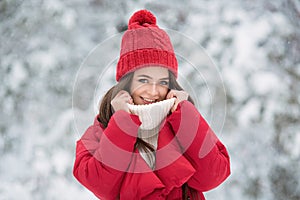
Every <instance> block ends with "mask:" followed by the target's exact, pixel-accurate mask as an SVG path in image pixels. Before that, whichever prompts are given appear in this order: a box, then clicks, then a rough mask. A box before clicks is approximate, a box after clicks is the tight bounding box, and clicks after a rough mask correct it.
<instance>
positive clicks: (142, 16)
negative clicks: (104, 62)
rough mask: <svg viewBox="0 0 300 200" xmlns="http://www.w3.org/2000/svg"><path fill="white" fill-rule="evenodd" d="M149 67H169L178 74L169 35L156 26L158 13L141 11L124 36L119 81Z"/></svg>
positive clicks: (118, 73) (129, 24) (135, 15)
mask: <svg viewBox="0 0 300 200" xmlns="http://www.w3.org/2000/svg"><path fill="white" fill-rule="evenodd" d="M145 66H160V67H165V68H167V69H169V70H170V71H171V72H173V73H174V75H175V76H176V77H177V75H178V63H177V59H176V56H175V53H174V49H173V45H172V43H171V40H170V38H169V36H168V34H167V33H166V32H165V31H164V30H162V29H160V28H159V27H158V26H157V25H156V18H155V16H154V15H153V14H152V13H151V12H149V11H147V10H140V11H138V12H136V13H134V14H133V16H132V17H131V18H130V20H129V23H128V30H127V31H125V33H124V35H123V37H122V43H121V51H120V58H119V61H118V64H117V73H116V80H117V81H119V80H120V79H121V78H122V77H123V76H125V75H126V74H128V73H130V72H133V71H134V70H136V69H139V68H141V67H145Z"/></svg>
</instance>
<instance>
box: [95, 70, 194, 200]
mask: <svg viewBox="0 0 300 200" xmlns="http://www.w3.org/2000/svg"><path fill="white" fill-rule="evenodd" d="M133 73H134V72H132V73H129V74H127V75H126V76H124V77H122V79H121V80H120V81H119V82H118V83H117V84H116V85H114V86H113V87H112V88H110V89H109V90H108V91H107V92H106V94H105V95H104V96H103V98H102V100H101V104H100V108H99V116H98V121H99V122H100V123H101V124H102V126H103V127H104V128H106V127H107V125H108V122H109V120H110V118H111V116H112V115H113V113H114V110H113V108H112V106H111V100H112V99H113V98H114V97H115V96H116V94H117V93H118V92H120V91H121V90H125V91H127V92H129V93H130V86H131V83H132V79H133ZM172 89H174V90H183V88H182V87H181V86H180V85H179V83H178V82H177V80H176V77H175V76H174V74H173V73H172V72H170V71H169V90H172ZM188 101H190V102H191V103H192V104H194V101H193V99H192V98H191V97H190V96H189V97H188ZM134 148H135V149H143V150H144V151H145V152H153V151H155V149H154V147H153V146H152V145H151V144H149V143H147V142H145V141H144V140H142V139H141V138H139V137H137V139H136V143H135V146H134ZM188 193H189V194H191V195H192V199H193V200H194V199H199V198H198V192H197V191H196V190H195V189H193V188H191V187H189V186H188V185H187V184H186V183H185V184H183V185H182V199H183V200H187V199H188Z"/></svg>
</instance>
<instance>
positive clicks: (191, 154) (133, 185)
mask: <svg viewBox="0 0 300 200" xmlns="http://www.w3.org/2000/svg"><path fill="white" fill-rule="evenodd" d="M177 74H178V64H177V59H176V56H175V54H174V50H173V46H172V44H171V42H170V39H169V37H168V35H167V34H166V32H164V31H163V30H162V29H160V28H159V27H158V26H157V25H156V18H155V17H154V15H153V14H152V13H150V12H149V11H147V10H141V11H138V12H136V13H135V14H134V15H133V16H132V17H131V18H130V20H129V25H128V30H127V31H126V32H125V33H124V36H123V39H122V47H121V53H120V59H119V61H118V65H117V74H116V80H117V81H118V83H117V84H116V85H115V86H113V87H112V88H111V89H110V90H109V91H108V92H107V93H106V94H105V95H104V97H103V99H102V101H101V104H100V109H99V115H98V116H97V117H96V118H95V122H94V124H93V125H92V126H90V127H89V128H88V129H87V131H86V132H85V133H84V135H83V136H82V138H81V139H80V140H79V141H78V142H77V147H76V160H75V164H74V171H73V172H74V176H75V177H76V178H77V179H78V181H79V182H80V183H82V184H83V185H84V186H85V187H87V188H88V189H89V190H90V191H92V192H93V193H94V194H95V195H96V196H97V197H98V198H100V199H101V200H106V199H121V200H127V199H128V200H132V199H136V200H139V199H145V200H147V199H149V200H152V199H161V200H163V199H168V200H179V199H184V200H187V199H192V200H203V199H205V198H204V195H203V192H205V191H208V190H211V189H213V188H215V187H217V186H218V185H220V184H221V183H222V182H223V181H224V180H225V179H226V178H227V177H228V176H229V174H230V164H229V156H228V153H227V150H226V148H225V146H224V145H223V144H222V143H221V142H220V141H219V139H218V138H217V137H216V135H215V134H214V132H213V131H212V130H211V128H210V127H209V125H208V124H207V123H206V121H205V120H204V118H203V117H202V116H201V114H200V113H199V112H198V110H197V109H196V108H195V106H194V105H193V101H192V99H191V98H190V96H189V94H188V93H187V92H186V91H184V90H183V88H182V87H181V86H180V85H179V84H178V82H177V80H176V78H177ZM200 152H201V153H200ZM203 152H204V153H203ZM199 155H200V156H199Z"/></svg>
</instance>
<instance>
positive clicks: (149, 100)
mask: <svg viewBox="0 0 300 200" xmlns="http://www.w3.org/2000/svg"><path fill="white" fill-rule="evenodd" d="M143 99H144V100H145V101H148V102H154V101H155V100H151V99H147V98H143Z"/></svg>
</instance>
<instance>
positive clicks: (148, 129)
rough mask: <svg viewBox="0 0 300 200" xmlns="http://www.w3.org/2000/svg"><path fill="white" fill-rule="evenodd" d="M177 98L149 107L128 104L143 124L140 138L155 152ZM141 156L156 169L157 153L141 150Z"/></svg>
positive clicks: (148, 105)
mask: <svg viewBox="0 0 300 200" xmlns="http://www.w3.org/2000/svg"><path fill="white" fill-rule="evenodd" d="M174 102H175V98H172V99H167V100H163V101H160V102H157V103H152V104H147V105H131V104H128V107H129V110H130V111H131V113H132V114H135V115H138V116H139V119H140V121H141V122H142V124H141V126H140V127H139V133H138V137H139V138H141V139H142V140H144V141H145V142H147V143H148V144H150V145H151V146H152V147H153V149H154V150H156V149H157V139H158V132H159V128H160V124H161V123H162V121H163V120H164V119H165V118H166V116H167V115H168V113H169V112H170V109H171V108H172V106H173V105H174ZM139 152H140V155H141V156H142V157H143V159H144V160H145V161H146V162H147V164H148V165H149V167H150V168H151V169H154V168H155V151H154V152H151V151H145V150H144V149H142V148H140V149H139Z"/></svg>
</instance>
